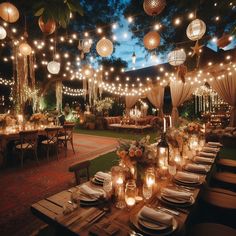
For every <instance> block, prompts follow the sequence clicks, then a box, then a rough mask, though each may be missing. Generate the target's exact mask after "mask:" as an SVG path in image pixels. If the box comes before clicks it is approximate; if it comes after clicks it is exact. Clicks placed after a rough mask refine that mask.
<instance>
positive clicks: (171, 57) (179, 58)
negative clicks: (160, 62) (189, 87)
mask: <svg viewBox="0 0 236 236" xmlns="http://www.w3.org/2000/svg"><path fill="white" fill-rule="evenodd" d="M185 60H186V53H185V51H184V50H183V49H179V48H176V49H175V50H173V51H171V52H170V53H169V54H168V62H169V64H170V65H172V66H179V65H182V64H183V63H184V62H185Z"/></svg>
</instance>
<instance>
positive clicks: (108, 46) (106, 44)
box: [96, 38, 113, 57]
mask: <svg viewBox="0 0 236 236" xmlns="http://www.w3.org/2000/svg"><path fill="white" fill-rule="evenodd" d="M96 50H97V53H98V54H99V55H100V56H101V57H108V56H110V55H111V54H112V52H113V43H112V42H111V41H110V40H109V39H106V38H102V39H100V40H99V41H98V42H97V45H96Z"/></svg>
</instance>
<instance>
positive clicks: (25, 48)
mask: <svg viewBox="0 0 236 236" xmlns="http://www.w3.org/2000/svg"><path fill="white" fill-rule="evenodd" d="M19 52H20V53H21V54H22V55H23V56H29V55H30V54H31V52H32V48H31V47H30V45H29V44H28V43H27V42H23V43H21V44H20V46H19Z"/></svg>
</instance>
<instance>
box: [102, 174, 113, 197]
mask: <svg viewBox="0 0 236 236" xmlns="http://www.w3.org/2000/svg"><path fill="white" fill-rule="evenodd" d="M103 190H104V191H105V192H106V193H107V194H109V193H110V192H111V191H112V180H111V178H106V179H104V182H103Z"/></svg>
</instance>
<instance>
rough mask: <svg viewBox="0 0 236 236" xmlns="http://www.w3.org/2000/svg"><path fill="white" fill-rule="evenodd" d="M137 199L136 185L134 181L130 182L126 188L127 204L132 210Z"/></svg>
mask: <svg viewBox="0 0 236 236" xmlns="http://www.w3.org/2000/svg"><path fill="white" fill-rule="evenodd" d="M135 198H136V184H135V181H134V180H129V181H128V182H127V183H126V187H125V202H126V205H127V206H128V207H129V208H130V207H132V206H134V205H135V202H136V200H135Z"/></svg>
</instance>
